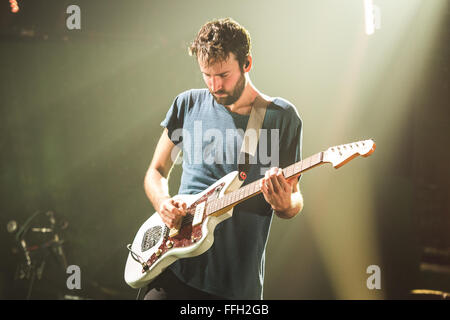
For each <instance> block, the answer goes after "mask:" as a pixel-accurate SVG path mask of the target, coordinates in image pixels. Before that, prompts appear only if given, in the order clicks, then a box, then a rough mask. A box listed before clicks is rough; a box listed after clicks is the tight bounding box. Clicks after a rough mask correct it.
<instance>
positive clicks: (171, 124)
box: [161, 93, 186, 144]
mask: <svg viewBox="0 0 450 320" xmlns="http://www.w3.org/2000/svg"><path fill="white" fill-rule="evenodd" d="M185 107H186V102H185V99H184V94H183V93H182V94H180V95H178V96H177V97H176V98H175V100H174V101H173V103H172V105H171V106H170V108H169V111H167V114H166V117H165V119H164V120H163V121H161V126H162V127H164V128H167V131H168V135H169V138H170V140H172V142H173V143H175V144H177V143H180V142H182V141H183V136H182V135H178V134H177V135H173V132H174V131H175V130H177V129H182V128H183V122H184V116H185Z"/></svg>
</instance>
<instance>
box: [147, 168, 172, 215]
mask: <svg viewBox="0 0 450 320" xmlns="http://www.w3.org/2000/svg"><path fill="white" fill-rule="evenodd" d="M144 190H145V194H146V195H147V198H148V199H149V200H150V202H151V203H152V205H153V208H155V210H156V211H158V210H159V208H160V204H161V202H162V201H163V200H165V199H168V198H170V193H169V181H168V179H167V178H166V177H164V176H163V175H162V174H161V172H159V171H158V170H157V169H154V168H150V169H149V170H148V171H147V174H146V175H145V179H144Z"/></svg>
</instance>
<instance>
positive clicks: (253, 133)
mask: <svg viewBox="0 0 450 320" xmlns="http://www.w3.org/2000/svg"><path fill="white" fill-rule="evenodd" d="M269 104H270V101H269V100H266V99H264V98H263V97H261V96H257V97H256V98H255V102H254V104H253V107H252V110H251V112H250V118H249V119H248V123H247V128H246V130H245V133H244V137H243V140H242V147H241V152H240V154H239V157H238V170H239V182H236V184H233V186H230V187H232V188H231V189H233V190H236V189H237V188H239V187H240V186H241V185H242V184H243V183H244V180H245V179H246V178H247V175H248V172H249V170H250V164H252V163H256V162H254V161H252V159H253V160H256V148H257V146H258V141H259V136H260V134H261V127H262V124H263V121H264V117H265V115H266V110H267V106H268V105H269ZM233 190H230V188H229V191H233Z"/></svg>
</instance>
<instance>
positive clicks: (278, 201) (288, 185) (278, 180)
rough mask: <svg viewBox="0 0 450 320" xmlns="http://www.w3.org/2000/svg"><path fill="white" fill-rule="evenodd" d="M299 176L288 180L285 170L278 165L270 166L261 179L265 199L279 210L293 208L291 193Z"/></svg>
mask: <svg viewBox="0 0 450 320" xmlns="http://www.w3.org/2000/svg"><path fill="white" fill-rule="evenodd" d="M295 183H297V178H293V179H289V180H287V179H286V178H285V177H284V175H283V170H282V169H281V168H278V167H273V168H270V170H267V171H266V175H265V177H264V178H262V179H261V184H260V188H261V191H262V193H263V195H264V199H266V201H267V202H268V203H269V204H270V205H271V206H272V209H273V210H275V211H277V212H284V211H287V210H289V209H290V208H291V195H292V188H293V186H294V184H295Z"/></svg>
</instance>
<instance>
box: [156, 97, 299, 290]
mask: <svg viewBox="0 0 450 320" xmlns="http://www.w3.org/2000/svg"><path fill="white" fill-rule="evenodd" d="M248 119H249V115H240V114H237V113H234V112H231V111H229V110H228V109H227V108H225V106H223V105H221V104H219V103H217V102H216V101H215V100H214V98H213V96H212V95H211V93H210V92H209V91H208V89H192V90H188V91H185V92H183V93H181V94H179V95H178V96H177V97H176V98H175V100H174V102H173V104H172V106H171V107H170V109H169V111H168V112H167V115H166V118H165V119H164V120H163V121H162V122H161V126H163V127H165V128H167V129H168V134H169V138H170V139H171V140H172V142H174V143H175V144H176V145H177V146H178V147H180V148H181V149H182V159H183V163H182V168H183V172H182V176H181V183H180V188H179V190H178V194H196V193H199V192H201V191H203V190H205V189H206V188H208V187H209V186H210V185H212V184H213V183H214V182H216V181H217V180H219V179H221V178H222V177H224V176H225V175H226V174H228V173H230V172H232V171H236V170H238V156H239V153H240V150H241V145H242V137H243V135H244V132H245V130H246V128H247V122H248ZM301 141H302V121H301V119H300V117H299V115H298V112H297V110H296V108H295V106H294V105H292V104H291V103H290V102H288V101H286V100H285V99H282V98H274V99H273V101H272V102H271V103H270V104H269V106H268V107H267V111H266V115H265V118H264V122H263V125H262V128H261V135H260V139H259V142H258V148H257V152H256V156H255V158H252V160H251V163H253V164H251V166H250V171H249V172H248V175H247V178H246V180H245V182H244V184H243V186H244V185H246V184H248V183H251V182H253V181H255V180H258V179H260V178H262V177H264V173H265V171H266V170H267V169H269V168H271V167H280V168H285V167H287V166H289V165H291V164H293V163H294V162H297V161H300V159H301ZM272 216H273V210H272V208H271V206H270V205H269V204H268V203H267V202H266V201H265V199H264V197H263V195H262V194H259V195H257V196H254V197H253V198H250V199H248V200H246V201H244V202H242V203H240V204H238V205H237V206H235V208H234V210H233V216H232V217H231V218H230V219H227V220H225V221H223V222H222V223H219V224H218V225H217V227H216V229H215V231H214V243H213V245H212V246H211V248H210V249H209V250H207V251H206V252H205V253H203V254H201V255H200V256H197V257H192V258H186V259H180V260H177V261H176V262H174V263H173V264H172V265H171V266H170V267H169V268H171V270H172V271H173V272H174V273H175V275H176V276H177V277H178V278H180V280H182V281H183V282H185V283H186V284H188V285H190V286H192V287H194V288H197V289H200V290H202V291H205V292H208V293H211V294H214V295H218V296H221V297H224V298H227V299H262V294H263V282H264V260H265V248H266V244H267V239H268V236H269V229H270V225H271V222H272Z"/></svg>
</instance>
